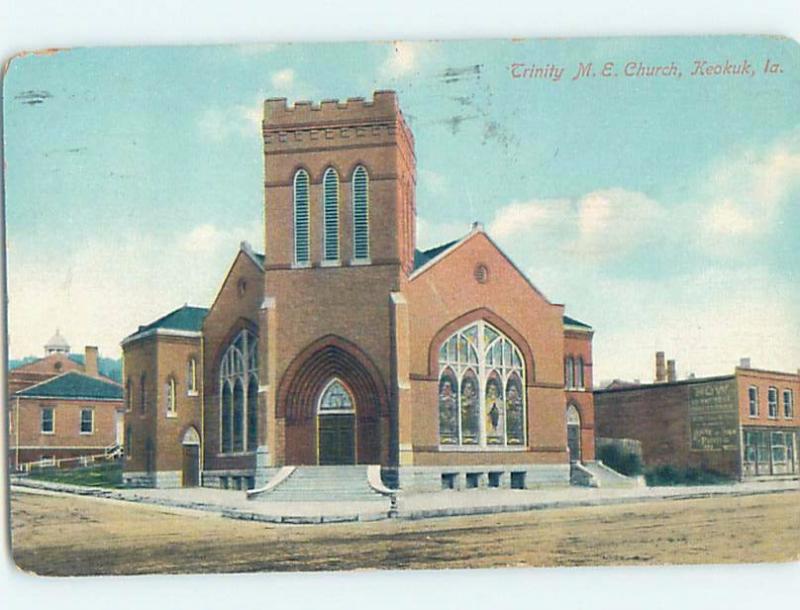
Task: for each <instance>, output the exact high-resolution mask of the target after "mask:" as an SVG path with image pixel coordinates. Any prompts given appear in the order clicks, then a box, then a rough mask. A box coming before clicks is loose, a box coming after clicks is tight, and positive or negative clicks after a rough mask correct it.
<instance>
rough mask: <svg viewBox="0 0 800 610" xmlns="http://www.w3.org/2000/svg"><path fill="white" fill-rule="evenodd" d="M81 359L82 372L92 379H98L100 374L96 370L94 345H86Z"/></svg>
mask: <svg viewBox="0 0 800 610" xmlns="http://www.w3.org/2000/svg"><path fill="white" fill-rule="evenodd" d="M84 354H85V355H84V357H83V372H84V373H86V374H87V375H91V376H92V377H99V376H100V373H99V371H98V369H97V347H96V346H94V345H87V346H86V351H85V352H84Z"/></svg>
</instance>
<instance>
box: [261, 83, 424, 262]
mask: <svg viewBox="0 0 800 610" xmlns="http://www.w3.org/2000/svg"><path fill="white" fill-rule="evenodd" d="M262 135H263V142H264V157H265V158H264V168H265V171H264V175H265V187H266V191H265V195H266V196H265V204H266V208H265V212H266V215H265V218H266V220H267V223H266V239H265V242H266V246H265V251H266V255H267V261H268V262H267V264H268V266H270V265H278V266H287V265H290V266H309V265H310V266H312V267H314V266H318V265H321V266H326V267H331V266H334V267H336V266H343V267H346V266H352V265H364V264H370V263H372V264H386V263H397V264H399V265H400V266H401V267H402V268H403V269H405V270H406V271H407V272H410V270H411V268H412V267H413V258H414V242H415V238H416V235H415V216H416V211H415V202H414V191H415V184H416V159H415V155H414V137H413V135H412V133H411V129H410V128H409V127H408V125H407V123H406V121H405V118H404V117H403V113H402V112H401V110H400V107H399V104H398V99H397V94H396V93H395V92H394V91H376V92H375V93H374V94H373V97H372V99H371V100H367V99H364V98H361V97H352V98H348V99H347V100H345V101H340V100H323V101H321V102H319V103H318V104H317V103H313V102H310V101H298V102H295V103H294V104H292V105H290V104H289V103H288V102H287V100H286V98H270V99H267V100H265V101H264V118H263V124H262ZM357 168H361V169H360V170H359V171H360V172H361V174H360V175H361V176H363V177H364V178H363V180H364V184H365V185H368V186H364V187H363V195H362V196H363V197H364V198H365V202H364V204H363V206H362V207H361V208H359V210H360V212H359V214H360V215H359V216H358V217H357V218H355V217H354V216H353V214H355V212H354V209H355V208H354V202H353V192H354V190H353V189H354V188H356V187H355V186H354V183H353V176H354V172H355V171H356V169H357ZM331 171H334V172H335V176H336V177H335V179H331V180H333V182H331V180H329V183H328V187H326V186H325V185H324V184H323V182H324V179H325V178H324V177H325V175H328V176H330V173H331ZM298 172H304V174H305V175H307V176H308V178H307V180H308V184H307V186H303V187H302V189H303V190H302V193H303V194H302V197H303V200H302V201H303V207H302V209H301V210H300V212H298V211H297V203H296V199H297V195H296V191H295V189H296V185H295V182H294V179H295V177H296V176H297V174H298ZM334 183H335V184H336V185H338V187H337V188H336V189H334V190H331V189H332V188H333V187H331V186H330V185H331V184H334ZM304 184H305V183H304ZM326 188H328V190H327V191H326ZM358 188H362V187H358ZM326 192H327V193H328V195H326ZM323 200H325V202H326V203H325V205H324V206H323ZM306 201H307V203H306ZM323 208H325V209H326V210H328V212H327V214H329V216H330V217H331V218H332V220H331V221H330V222H329V221H328V220H326V218H327V217H326V216H324V214H323ZM298 214H300V215H299V216H298ZM298 223H299V224H298ZM356 225H358V228H359V230H361V231H365V232H368V237H366V238H365V239H367V240H368V244H364V243H363V242H359V245H358V246H356V241H357V240H356V238H355V236H354V233H353V231H354V227H355V226H356ZM286 227H294V228H295V231H297V230H299V229H302V231H303V234H302V236H301V243H302V244H305V243H306V242H308V246H307V247H306V246H305V245H304V248H306V249H305V250H303V252H301V256H302V260H301V262H300V263H298V257H299V255H298V252H297V247H298V246H297V244H298V243H299V242H298V238H297V236H296V235H295V236H294V238H292V235H291V234H287V231H286ZM331 243H333V247H331ZM366 253H368V254H367V255H365V254H366Z"/></svg>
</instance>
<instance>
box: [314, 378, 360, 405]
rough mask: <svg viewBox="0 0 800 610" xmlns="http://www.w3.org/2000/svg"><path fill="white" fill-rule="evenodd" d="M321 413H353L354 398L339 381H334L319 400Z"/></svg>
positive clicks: (326, 387)
mask: <svg viewBox="0 0 800 610" xmlns="http://www.w3.org/2000/svg"><path fill="white" fill-rule="evenodd" d="M318 411H319V413H352V412H353V411H354V409H353V397H352V396H351V395H350V392H349V391H348V390H347V388H346V387H345V386H344V384H343V383H342V382H341V381H339V380H338V379H332V380H331V381H330V382H329V383H328V385H327V386H325V389H324V390H323V391H322V394H321V395H320V398H319V406H318Z"/></svg>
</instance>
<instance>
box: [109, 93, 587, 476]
mask: <svg viewBox="0 0 800 610" xmlns="http://www.w3.org/2000/svg"><path fill="white" fill-rule="evenodd" d="M263 141H264V151H265V207H264V211H265V246H266V247H265V255H264V256H263V257H262V256H261V255H256V254H254V253H253V252H252V251H250V249H249V247H248V246H245V245H243V247H242V250H241V252H240V253H239V255H238V256H237V258H236V261H235V262H234V264H233V266H232V268H231V270H230V272H229V274H228V276H227V278H226V279H225V281H224V283H223V286H222V288H221V290H220V292H219V295H218V297H217V299H216V301H215V302H214V304H213V305H212V307H211V309H210V310H209V311H208V313H207V315H206V316H205V319H204V320H203V322H202V328H200V327H198V329H197V330H198V332H197V333H196V335H193V336H192V338H191V341H189V339H188V338H187V339H186V341H187V344H186V345H185V346H184V345H183V344H182V343H178V342H175V341H173V340H171V339H170V340H168V339H167V337H168V336H169V335H170V331H169V329H162V332H161V334H160V335H159V334H155V335H153V336H152V337H150V336H148V337H139V338H135V339H132V338H129V339H127V340H126V344H125V345H126V346H125V374H126V377H128V378H129V379H131V381H132V383H131V386H130V387H132V388H134V389H135V388H136V387H138V386H136V379H137V378H138V376H139V375H140V374H142V373H144V374H145V376H146V378H147V379H148V380H149V379H151V378H152V379H154V380H156V381H154V382H153V383H154V385H152V386H151V387H150V388H149V389H148V392H150V393H152V394H151V395H152V396H153V397H156V396H157V392H158V391H159V388H160V387H162V386H163V384H164V377H165V374H168V373H167V371H166V369H164V362H166V361H167V360H169V361H170V362H173V361H174V363H176V364H175V366H177V365H178V364H179V363H181V362H185V360H186V358H187V357H189V354H190V353H196V352H197V351H198V350H199V351H200V354H201V356H200V358H201V360H202V363H203V365H202V370H203V387H202V390H201V392H202V404H201V403H199V402H190V403H187V405H186V407H185V408H186V411H187V413H189V414H191V415H188V414H187V416H186V417H187V419H186V420H185V421H184V420H181V423H182V425H184V426H185V425H190V424H191V425H197V426H200V428H199V429H201V432H202V442H203V473H204V478H205V484H210V485H216V484H221V485H230V484H235V485H236V486H240V485H243V484H245V483H246V484H248V485H253V484H254V481H255V479H257V478H258V477H259V476H260V475H259V472H261V471H262V470H264V469H269V468H275V467H278V466H281V465H286V464H292V465H315V464H318V463H338V462H336V461H335V460H344V461H343V462H341V463H358V464H381V465H382V466H384V467H386V468H392V469H398V468H399V469H400V470H403V469H404V468H405V469H408V471H409V472H411V471H413V472H414V473H415V475H414V476H417V475H419V476H423V475H424V476H434V475H430V473H429V472H428V470H426V469H429V470H430V472H433V473H437V472H438V471H439V470H443V469H444V470H447V469H451V468H454V467H459V466H469V467H476V468H477V467H483V466H485V467H486V468H489V467H491V468H492V469H494V470H497V471H502V470H503V469H504V468H506V467H508V468H510V469H516V470H517V471H519V472H518V474H520V473H523V472H529V473H532V474H531V476H530V477H529V479H535V478H536V476H537V475H536V472H534V471H535V468H534V467H536V466H541V467H542V470H541V472H542V473H544V474H543V475H542V477H543V478H542V480H543V481H544V480H545V479H546V480H547V481H552V482H556V481H560V482H566V481H567V480H568V476H569V475H568V473H569V454H568V451H567V426H566V420H565V417H566V410H567V406H568V402H569V403H570V404H574V405H575V407H576V408H577V409H578V411H579V412H580V428H581V432H580V437H581V459H583V460H592V459H594V442H593V426H594V413H593V403H592V395H591V392H590V391H588V389H589V388H591V362H592V358H591V340H592V331H591V329H590V328H588V327H586V326H584V325H582V324H578V325H577V326H574V327H573V326H570V325H567V326H565V321H564V307H563V305H558V304H553V303H550V302H549V301H548V300H547V299H546V297H544V296H543V295H542V294H541V293H540V292H539V291H538V290H537V289H536V288H535V286H534V285H533V284H531V283H530V281H529V280H528V279H527V278H525V277H524V276H523V275H522V274H521V273H520V272H519V270H518V269H517V268H516V267H515V266H514V265H513V263H511V261H510V260H509V259H508V258H507V257H506V256H505V255H504V254H503V253H502V252H501V251H500V250H499V249H498V248H497V246H496V245H495V244H494V243H493V242H492V241H491V239H490V238H489V237H488V236H487V235H486V233H485V232H483V230H482V229H481V228H480V227H475V228H474V229H473V230H472V231H471V232H470V233H469V234H468V235H467V236H466V237H464V238H463V239H462V240H461V241H459V242H458V243H457V244H452V245H450V247H448V248H445V249H442V251H441V253H440V255H439V256H438V257H434V256H433V255H430V257H429V258H428V259H425V258H424V257H423V259H422V260H415V255H417V256H419V255H424V254H425V253H419V252H418V251H416V249H415V223H416V209H415V201H414V189H415V172H416V161H415V156H414V144H413V136H412V135H411V131H410V130H409V128H408V126H407V125H406V122H405V120H404V118H403V115H402V113H401V112H400V109H399V107H398V103H397V98H396V96H395V95H394V93H392V92H377V93H376V94H375V96H374V99H373V100H372V101H369V102H367V101H364V100H361V99H351V100H348V101H346V102H322V104H321V105H319V106H312V105H310V104H306V103H297V104H295V105H294V107H288V106H287V105H286V101H285V100H282V99H281V100H267V101H266V102H265V105H264V123H263ZM357 169H358V171H359V172H363V174H362V175H366V176H368V182H366V184H367V185H368V186H363V184H362V186H359V185H358V184H356V178H355V175H356V170H357ZM332 170H335V172H336V174H335V176H336V177H337V179H338V182H336V184H338V187H337V188H336V190H335V192H336V193H337V197H336V199H335V203H331V202H330V201H329V199H330V198H331V197H332V195H331V193H333V192H334V190H333V187H332V186H331V185H332V184H334V182H333V181H332V176H333V172H332ZM303 172H304V173H305V174H304V175H307V176H308V186H307V191H306V187H305V186H302V187H298V186H297V184H298V182H297V180H298V178H297V176H298V175H301V174H302V173H303ZM326 177H327V178H326ZM301 184H304V183H301ZM362 187H363V190H362V191H359V188H362ZM298 188H300V189H301V190H298ZM306 192H307V194H308V202H309V205H308V215H307V219H306V216H305V215H304V214H305V212H304V211H303V209H302V207H297V206H298V203H297V201H300V199H298V197H300V198H302V197H303V196H304V195H305V193H306ZM357 192H361V193H363V192H366V193H367V198H368V202H369V203H368V221H366V220H365V219H364V218H362V217H358V212H357V211H356V197H357ZM297 193H300V195H298V194H297ZM326 193H327V194H328V195H327V198H326ZM331 206H333V207H331ZM332 209H333V210H334V211H333V212H331V210H332ZM298 210H300V211H298ZM297 214H300V216H296V215H297ZM330 214H333V216H331V215H330ZM298 218H299V219H300V220H298ZM297 222H301V223H306V222H307V225H308V237H307V239H308V256H307V258H304V257H303V256H302V255H298V252H301V250H298V248H299V247H301V246H298V244H301V245H302V243H303V239H304V238H303V236H302V235H300V234H299V233H296V232H295V230H294V228H295V226H301V225H297V224H296V223H297ZM359 223H362V225H360V226H364V224H367V225H368V238H367V239H368V255H367V256H365V255H364V253H363V251H362V252H361V254H360V255H358V256H356V253H357V250H356V242H357V241H358V239H359V238H358V237H357V226H359ZM332 226H333V227H335V232H332V231H333V230H332V229H331V228H330V227H332ZM300 230H301V229H298V231H300ZM333 239H335V240H336V242H335V243H336V245H337V246H338V247H332V246H331V244H332V243H333V242H331V241H328V240H333ZM298 240H299V241H298ZM332 253H334V254H332ZM476 325H477V326H476ZM467 327H475V328H478V327H479V328H480V329H482V331H481V332H484V333H487V334H486V336H487V337H491V340H492V341H494V340H495V338H496V337H498V336H500V337H501V339H499V340H496V343H494V344H492V343H491V342H490V339H489V338H486V339H480V340H478V339H476V341H477V343H476V344H475V345H473V346H472V347H473V349H475V350H477V346H478V344H480V345H484V343H485V344H486V345H488V346H489V347H491V346H492V345H495V346H496V348H497V349H499V350H500V351H499V352H498V355H497V359H498V360H497V363H496V365H491V366H490V365H489V364H487V363H488V362H489V360H485V359H486V358H492V356H490V355H484V354H481V356H480V357H479V358H480V359H481V364H480V365H477V364H476V365H475V366H474V367H473V368H474V371H473V372H472V373H469V374H470V375H474V384H475V386H474V387H472V386H470V387H471V388H472V390H471V391H474V390H475V389H478V388H479V389H480V392H481V394H480V396H479V397H476V396H475V395H474V394H469V395H468V397H467V398H462V403H463V404H467V403H468V406H470V405H471V406H470V408H471V409H473V411H474V410H475V409H479V412H480V415H479V416H476V415H475V413H477V412H478V411H474V412H473V411H469V412H467V411H464V409H465V408H466V407H463V406H462V407H459V409H460V411H459V413H462V412H463V413H464V415H459V421H461V419H462V418H464V421H467V420H469V425H470V426H473V425H474V426H475V433H474V434H473V433H472V432H469V434H468V433H467V432H465V431H464V429H465V426H467V424H464V423H463V422H462V424H459V425H461V426H462V429H461V433H460V434H461V435H462V437H463V438H464V439H466V440H463V441H459V443H460V444H459V443H456V444H457V445H458V446H456V447H452V446H445V445H446V444H447V442H445V443H444V444H443V441H442V438H443V437H442V432H441V430H440V427H441V426H442V425H443V424H442V421H444V419H443V418H444V417H445V412H444V411H443V410H442V409H443V407H441V406H440V380H441V374H442V370H443V369H442V366H441V365H440V348H441V347H442V345H443V343H444V342H446V341H448V340H449V339H450V337H451V335H453V334H454V333H456V334H457V333H458V332H460V331H462V330H463V329H465V328H467ZM470 332H472V333H476V332H478V331H476V330H475V329H474V328H473V330H471V331H470ZM474 336H475V337H477V336H478V335H477V334H474ZM481 336H483V335H481ZM254 345H257V358H256V356H255V355H254V354H250V352H249V351H248V354H249V355H247V356H246V357H245V360H247V362H244V364H241V363H240V360H238V358H239V355H238V354H239V353H240V352H241V350H245V351H247V350H250V349H251V348H252V347H253V346H254ZM503 346H505V347H503ZM234 348H236V349H234ZM231 350H233V351H231ZM502 350H506V351H505V352H503V353H504V354H505V356H503V355H502V354H501V353H500V352H502ZM475 353H477V351H476V352H475ZM512 353H513V358H512ZM568 353H570V354H573V353H574V354H576V355H578V354H580V355H581V358H582V361H583V363H584V366H585V381H584V385H583V387H582V388H571V389H570V390H569V391H565V387H564V381H565V379H564V362H565V355H566V354H568ZM476 358H477V356H476ZM503 358H505V360H503ZM256 359H257V364H256V363H255V360H256ZM484 360H485V362H484ZM501 360H502V362H503V363H504V364H502V365H501V364H500V362H501ZM492 367H494V368H492ZM167 368H169V367H167ZM468 368H469V367H467V369H468ZM440 369H442V370H440ZM467 369H465V370H467ZM170 370H171V369H170ZM478 372H480V378H479V376H478ZM465 374H467V373H465ZM493 375H494V377H493ZM502 375H504V376H505V377H502V379H501V376H502ZM471 379H473V378H471ZM148 383H149V381H148ZM332 384H333V385H332ZM337 384H338V385H337ZM492 384H494V385H492ZM503 384H505V385H503ZM490 386H491V388H492V392H494V393H493V394H488V393H487V392H488V391H489V388H490ZM518 386H519V387H518ZM332 387H334V388H338V389H336V392H338V394H336V395H335V398H332V397H333V396H334V394H330V397H329V395H328V394H327V392H328V390H329V389H330V388H332ZM134 391H135V390H134ZM256 391H257V396H256V395H255V394H256ZM498 392H499V398H498ZM179 394H180V392H179ZM506 394H507V395H508V396H509V397H510V398H509V399H508V405H506V403H505V402H504V401H505V398H504V397H505V396H506ZM465 396H467V395H466V394H465ZM487 396H490V397H493V398H491V399H490V398H488V397H487ZM154 399H155V398H154ZM155 400H159V401H160V399H155ZM476 400H478V401H479V403H480V406H479V407H478V406H476V405H478V403H477V402H475V401H476ZM490 400H492V401H494V402H491V403H490V402H489V401H490ZM464 401H466V402H464ZM469 401H472V402H469ZM484 401H486V404H485V406H484ZM133 402H134V403H135V402H136V400H135V399H134V401H133ZM447 404H451V403H447ZM231 405H232V406H231ZM490 406H493V410H491V412H490V409H489V407H490ZM498 406H499V408H498ZM180 408H183V407H180ZM520 409H521V410H522V411H520ZM134 410H135V407H134ZM149 413H150V412H149V411H148V414H147V415H144V416H142V417H141V418H139V417H138V416H137V417H132V418H131V421H132V429H133V435H134V437H144V438H150V439H151V445H152V446H153V447H155V448H156V450H155V457H154V456H153V454H152V453H151V454H150V460H151V461H150V462H148V459H147V457H146V455H145V454H144V453H141V452H137V451H136V447H137V446H141V445H138V444H137V443H136V442H134V455H133V456H131V458H130V461H129V469H130V470H131V471H132V472H141V471H148V468H149V470H150V471H154V472H161V471H173V470H174V469H176V467H177V461H178V456H179V455H180V451H181V449H180V445H179V443H180V439H179V435H180V431H179V430H178V427H175V426H173V427H171V428H169V429H167V428H165V427H164V426H165V425H166V422H162V420H163V418H162V417H161V414H160V413H159V414H158V415H156V414H155V411H153V414H149ZM506 416H507V417H508V418H509V421H508V423H506V421H505V418H506ZM475 417H478V418H479V419H478V420H476V419H475ZM133 422H135V423H133ZM198 422H199V423H198ZM478 424H480V426H479V427H480V433H478V432H477V430H478ZM447 425H450V424H447ZM520 426H522V427H524V430H522V429H520ZM251 427H252V429H251ZM230 430H232V432H229V431H230ZM348 430H350V432H348ZM487 430H488V431H487ZM470 434H472V436H470ZM460 438H461V437H460ZM448 442H449V441H448ZM331 459H333V460H334V462H330V460H331ZM153 460H154V461H153ZM437 469H438V470H437ZM420 473H422V474H420ZM426 473H427V474H426ZM435 476H436V477H438V474H435ZM401 480H402V476H401ZM437 481H438V479H437ZM437 484H438V482H437Z"/></svg>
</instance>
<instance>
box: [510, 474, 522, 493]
mask: <svg viewBox="0 0 800 610" xmlns="http://www.w3.org/2000/svg"><path fill="white" fill-rule="evenodd" d="M511 489H525V473H524V472H512V473H511Z"/></svg>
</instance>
